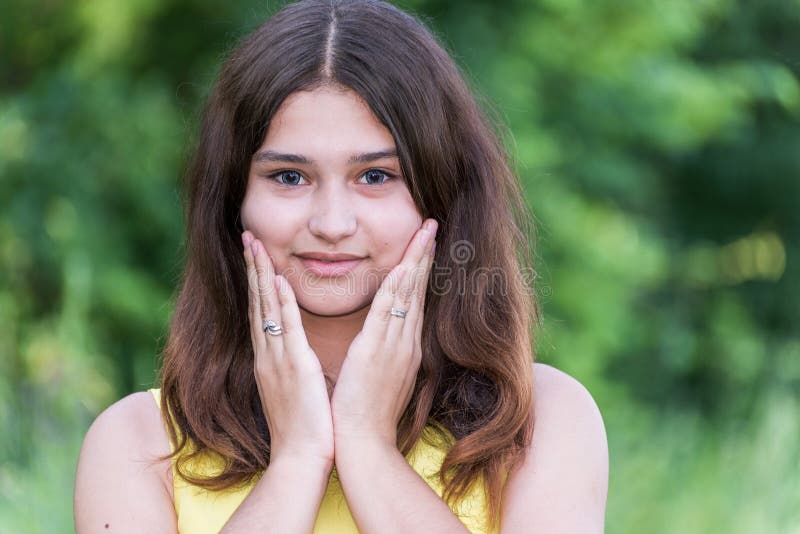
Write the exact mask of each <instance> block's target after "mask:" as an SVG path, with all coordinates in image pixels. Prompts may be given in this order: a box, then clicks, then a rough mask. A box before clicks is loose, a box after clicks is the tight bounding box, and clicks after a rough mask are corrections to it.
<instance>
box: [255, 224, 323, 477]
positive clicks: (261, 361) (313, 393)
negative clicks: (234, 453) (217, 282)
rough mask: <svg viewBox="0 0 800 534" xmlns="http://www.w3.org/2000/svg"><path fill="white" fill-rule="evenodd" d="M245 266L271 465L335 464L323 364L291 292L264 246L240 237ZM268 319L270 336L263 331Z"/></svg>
mask: <svg viewBox="0 0 800 534" xmlns="http://www.w3.org/2000/svg"><path fill="white" fill-rule="evenodd" d="M242 242H243V244H244V258H245V262H246V264H247V280H248V288H249V291H248V309H249V317H250V338H251V341H252V343H253V352H254V354H255V361H254V372H255V378H256V385H257V387H258V394H259V396H260V397H261V408H262V409H263V411H264V416H265V417H266V419H267V425H268V426H269V434H270V444H271V451H270V463H272V462H274V461H275V460H276V459H278V458H284V457H288V458H290V459H294V460H300V461H303V462H306V463H307V462H308V461H309V460H310V461H312V462H315V461H320V462H322V463H323V465H326V466H329V467H332V466H333V461H334V444H333V419H332V417H331V405H330V400H329V397H328V390H327V387H326V385H325V376H324V375H323V373H322V366H321V365H320V362H319V359H318V358H317V355H316V354H315V353H314V351H313V350H312V349H311V347H310V346H309V344H308V340H307V339H306V333H305V330H303V324H302V322H301V319H300V309H299V308H298V307H297V301H296V300H295V296H294V291H293V290H292V288H291V286H290V285H289V283H288V281H287V280H286V279H285V278H283V277H279V278H277V279H276V276H275V271H274V268H273V265H272V261H271V260H270V257H269V255H268V254H267V252H266V250H265V249H264V245H263V244H262V243H261V242H260V241H259V240H257V239H255V238H254V236H253V234H252V233H251V232H250V231H245V232H244V233H243V234H242ZM266 320H272V321H275V322H276V323H278V324H279V325H281V326H282V327H283V334H281V335H278V336H274V335H271V334H269V333H268V332H267V331H265V330H264V329H262V327H261V325H262V322H263V321H266Z"/></svg>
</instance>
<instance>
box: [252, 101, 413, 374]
mask: <svg viewBox="0 0 800 534" xmlns="http://www.w3.org/2000/svg"><path fill="white" fill-rule="evenodd" d="M395 148H396V147H395V143H394V139H393V138H392V135H391V133H390V132H389V130H388V129H387V128H386V127H385V126H383V124H381V123H380V121H378V119H377V118H376V117H375V116H374V114H373V113H372V111H371V110H370V109H369V107H368V106H367V104H366V103H365V102H364V101H363V100H362V99H361V98H360V97H359V96H358V95H357V94H356V93H354V92H353V91H350V90H344V89H341V88H338V87H323V88H320V89H316V90H314V91H302V92H297V93H294V94H293V95H290V96H289V97H288V98H287V99H286V100H285V101H284V103H283V104H282V105H281V107H280V108H279V110H278V112H277V113H276V114H275V116H274V117H273V120H272V122H271V124H270V127H269V130H268V132H267V135H266V137H265V139H264V142H263V144H262V146H261V147H260V148H259V150H257V151H256V154H258V153H261V152H263V151H273V152H277V153H284V154H286V153H288V154H296V155H302V156H304V157H305V158H306V159H308V160H309V161H310V163H309V164H298V163H292V162H286V161H258V160H257V158H253V162H252V164H251V166H250V172H249V176H248V184H247V190H246V193H245V198H244V200H243V202H242V206H241V214H240V217H241V220H242V224H243V226H244V228H245V230H247V231H249V233H250V234H251V235H252V236H253V237H254V238H255V239H258V240H259V241H260V242H261V243H263V245H264V248H265V249H266V252H267V254H268V255H269V258H270V259H271V261H272V263H273V265H274V269H275V271H276V272H277V273H280V274H283V275H284V276H285V277H286V278H287V280H288V281H289V285H290V286H291V287H292V288H293V289H294V291H295V292H296V297H297V305H298V307H299V310H300V316H301V318H302V323H303V328H304V330H305V333H306V336H307V338H308V343H309V344H310V346H311V347H312V348H313V350H314V352H315V353H316V354H317V356H318V358H319V360H320V362H321V364H322V367H323V369H324V370H325V372H326V375H328V376H329V377H330V378H331V379H332V380H333V382H334V383H335V382H336V380H337V378H338V374H339V369H340V368H341V365H342V363H343V361H344V358H345V355H346V353H347V349H348V347H349V346H350V343H351V342H352V341H353V339H355V337H356V335H357V334H358V333H359V332H360V331H361V328H362V327H363V325H364V321H365V319H366V317H367V313H368V312H369V306H370V304H371V303H372V301H373V298H374V296H375V294H376V293H377V290H378V287H379V285H380V283H381V281H382V279H383V278H384V277H385V275H386V274H387V273H388V272H389V271H390V270H391V269H392V268H393V267H394V266H395V265H397V264H398V263H400V261H401V259H402V256H403V253H404V251H405V248H406V246H407V245H408V243H409V242H410V241H411V238H412V237H413V235H414V233H415V232H416V231H417V230H418V229H419V228H420V227H421V225H422V222H423V217H422V215H421V214H420V212H419V210H418V209H417V207H416V205H415V204H414V202H413V200H412V198H411V194H410V192H409V190H408V188H407V187H406V185H405V183H404V182H403V180H402V178H401V176H402V173H401V169H400V160H399V159H398V158H397V157H396V156H394V157H384V158H381V159H376V160H374V161H369V162H364V163H357V164H352V163H349V162H348V160H349V159H350V157H351V156H354V155H358V154H364V153H372V152H378V151H393V150H395ZM370 169H374V170H373V171H370ZM280 171H286V172H284V173H283V174H282V175H279V176H272V177H271V175H274V174H275V173H277V172H280ZM367 171H370V172H369V173H367ZM383 173H385V174H383ZM365 174H367V176H365ZM387 175H388V176H387ZM388 214H390V218H389V217H387V215H388ZM387 223H389V224H387ZM309 251H326V252H346V253H352V254H356V255H358V256H365V257H366V259H365V260H364V261H363V262H362V263H361V264H360V265H359V267H358V268H357V269H356V270H355V271H354V272H353V273H351V275H350V276H349V277H346V278H339V279H336V280H331V279H327V280H326V279H317V280H314V279H313V277H310V276H308V274H307V273H305V274H304V271H305V268H304V266H303V265H302V264H301V263H300V259H299V258H298V257H297V256H295V255H294V254H295V253H297V252H309Z"/></svg>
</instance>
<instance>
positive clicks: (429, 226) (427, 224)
mask: <svg viewBox="0 0 800 534" xmlns="http://www.w3.org/2000/svg"><path fill="white" fill-rule="evenodd" d="M435 224H436V223H435V222H434V221H432V220H428V221H425V225H424V226H425V230H427V231H428V232H433V227H434V225H435Z"/></svg>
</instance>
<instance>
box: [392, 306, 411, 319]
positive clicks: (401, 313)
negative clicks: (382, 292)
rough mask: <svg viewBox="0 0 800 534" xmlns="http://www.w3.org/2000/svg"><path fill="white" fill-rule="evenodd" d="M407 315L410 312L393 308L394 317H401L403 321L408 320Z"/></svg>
mask: <svg viewBox="0 0 800 534" xmlns="http://www.w3.org/2000/svg"><path fill="white" fill-rule="evenodd" d="M406 313H408V312H406V311H405V310H401V309H400V308H392V311H391V314H392V315H394V316H395V317H400V318H401V319H405V318H406Z"/></svg>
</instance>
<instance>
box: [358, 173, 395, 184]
mask: <svg viewBox="0 0 800 534" xmlns="http://www.w3.org/2000/svg"><path fill="white" fill-rule="evenodd" d="M361 176H362V177H365V176H366V178H367V182H368V183H369V185H382V184H384V183H386V182H388V181H389V180H392V179H394V178H395V175H394V174H390V173H388V172H384V171H381V170H379V169H370V170H368V171H367V172H365V173H364V174H362V175H361ZM381 177H383V178H384V179H383V180H381ZM370 180H380V182H378V183H375V182H370Z"/></svg>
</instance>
